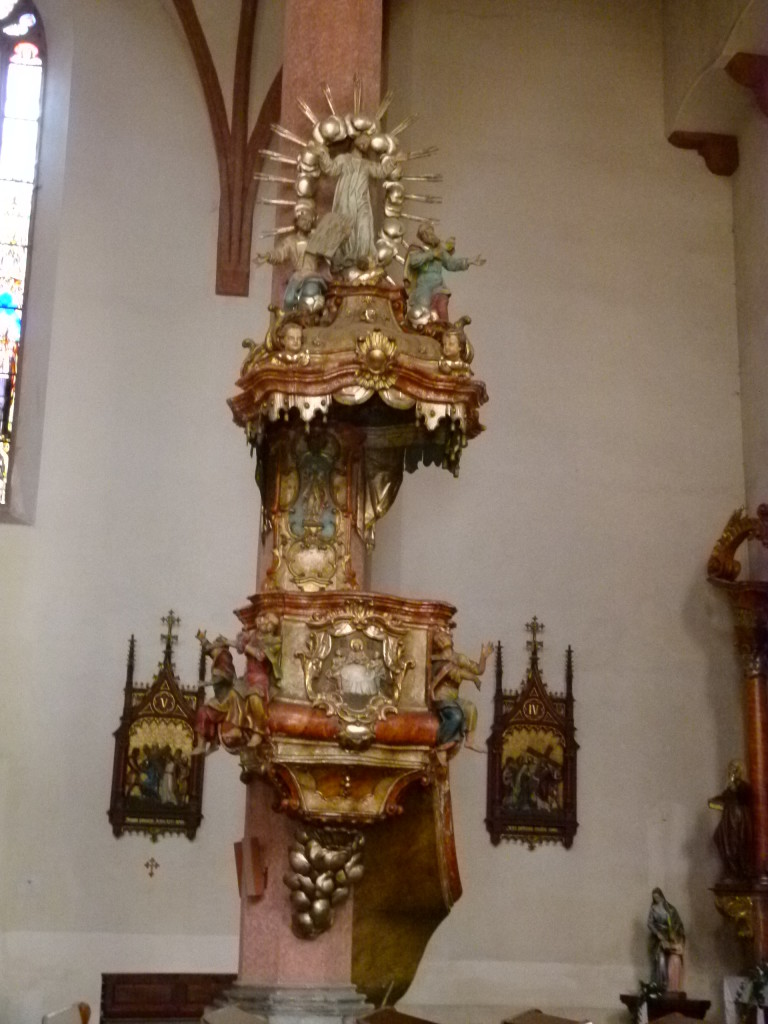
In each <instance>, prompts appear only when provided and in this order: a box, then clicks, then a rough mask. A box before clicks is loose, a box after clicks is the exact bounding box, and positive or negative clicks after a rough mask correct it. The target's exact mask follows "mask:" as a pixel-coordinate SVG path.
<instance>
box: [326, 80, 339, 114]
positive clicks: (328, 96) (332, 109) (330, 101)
mask: <svg viewBox="0 0 768 1024" xmlns="http://www.w3.org/2000/svg"><path fill="white" fill-rule="evenodd" d="M323 96H325V102H326V103H327V104H328V109H329V110H330V112H331V113H332V114H333V116H334V117H338V115H337V113H336V107H334V105H333V95H332V93H331V87H330V85H328V83H327V82H323Z"/></svg>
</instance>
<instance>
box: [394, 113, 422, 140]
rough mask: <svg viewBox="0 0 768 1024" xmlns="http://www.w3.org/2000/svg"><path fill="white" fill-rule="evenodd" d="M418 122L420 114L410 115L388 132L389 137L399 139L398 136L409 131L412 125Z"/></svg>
mask: <svg viewBox="0 0 768 1024" xmlns="http://www.w3.org/2000/svg"><path fill="white" fill-rule="evenodd" d="M417 120H418V114H409V115H408V116H407V117H404V118H403V120H402V121H401V122H400V123H399V124H396V125H395V127H394V128H391V129H390V130H389V131H388V132H387V135H392V136H394V138H397V136H398V135H402V134H403V132H405V131H408V129H409V128H410V127H411V125H412V124H413V123H414V122H415V121H417Z"/></svg>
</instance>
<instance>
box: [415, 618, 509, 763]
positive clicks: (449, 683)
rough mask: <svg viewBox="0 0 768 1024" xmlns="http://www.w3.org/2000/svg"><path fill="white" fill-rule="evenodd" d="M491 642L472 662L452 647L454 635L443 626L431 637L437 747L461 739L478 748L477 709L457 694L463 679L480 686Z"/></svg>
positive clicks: (430, 693)
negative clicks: (475, 737) (476, 735)
mask: <svg viewBox="0 0 768 1024" xmlns="http://www.w3.org/2000/svg"><path fill="white" fill-rule="evenodd" d="M492 652H493V644H491V643H488V644H483V646H482V647H481V648H480V658H479V659H478V660H477V661H472V659H471V658H468V657H467V656H466V655H465V654H459V653H458V652H457V651H454V649H453V638H452V637H451V634H450V633H449V632H448V630H446V629H440V630H438V631H437V632H436V633H435V635H434V637H433V639H432V656H431V665H432V684H431V686H430V689H429V695H430V698H431V700H432V706H433V707H434V709H435V711H437V714H438V716H439V718H440V725H439V726H438V729H437V744H438V746H439V747H445V746H450V745H452V744H454V743H458V742H459V741H460V740H462V739H463V740H464V745H465V746H466V747H469V749H470V750H480V751H481V753H482V750H481V748H479V747H475V746H474V745H473V743H472V740H473V738H474V733H475V727H476V725H477V708H476V707H475V705H474V704H473V703H472V701H471V700H465V699H464V698H463V697H460V696H459V688H460V687H461V684H462V683H463V682H471V683H474V684H475V686H476V687H477V688H478V690H479V689H480V676H481V675H482V674H483V672H485V665H486V662H487V660H488V656H489V655H490V654H491V653H492Z"/></svg>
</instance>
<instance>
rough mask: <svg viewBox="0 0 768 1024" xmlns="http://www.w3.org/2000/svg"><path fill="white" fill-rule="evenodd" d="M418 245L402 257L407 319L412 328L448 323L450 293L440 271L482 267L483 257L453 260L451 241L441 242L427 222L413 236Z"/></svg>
mask: <svg viewBox="0 0 768 1024" xmlns="http://www.w3.org/2000/svg"><path fill="white" fill-rule="evenodd" d="M416 237H417V238H418V240H419V242H420V243H421V244H420V245H412V246H411V247H410V248H409V249H408V254H407V256H406V257H405V268H404V274H405V290H406V291H407V293H408V319H409V320H410V321H411V323H413V324H422V323H426V322H427V321H429V320H440V321H442V322H443V323H447V322H448V299H450V297H451V292H450V289H449V288H448V287H447V286H446V284H445V282H444V280H443V271H444V270H450V271H456V270H468V269H469V267H471V266H475V267H482V266H483V264H484V263H485V260H484V259H483V257H482V256H473V257H472V258H471V259H470V258H468V257H466V256H455V255H454V248H455V242H454V239H453V238H449V239H447V240H446V241H445V242H441V241H440V239H439V238H438V237H437V233H436V231H435V227H434V224H432V222H431V221H427V222H426V223H425V224H422V225H420V227H419V229H418V231H417V232H416Z"/></svg>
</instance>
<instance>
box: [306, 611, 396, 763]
mask: <svg viewBox="0 0 768 1024" xmlns="http://www.w3.org/2000/svg"><path fill="white" fill-rule="evenodd" d="M404 633H405V630H404V628H403V627H401V626H398V625H397V624H396V623H394V622H393V621H392V620H391V618H389V617H387V616H381V615H377V614H374V613H373V612H372V611H371V610H370V609H367V608H366V607H365V605H363V604H359V605H356V604H350V605H348V606H347V607H346V609H345V611H344V612H342V613H341V614H339V615H338V616H335V617H333V618H331V619H326V620H324V621H323V620H320V621H319V622H317V623H316V624H313V625H312V626H311V627H310V634H309V637H308V639H307V644H306V649H305V650H304V651H300V652H299V653H297V655H296V657H297V658H298V659H299V661H300V662H301V666H302V670H303V672H304V685H305V688H306V693H307V697H308V698H309V700H310V701H311V702H312V706H313V707H316V708H320V709H322V710H324V711H326V713H327V714H328V715H329V716H331V715H335V716H336V717H337V718H338V719H339V722H340V723H341V725H342V728H341V731H340V733H339V743H340V744H341V746H344V747H348V748H353V749H365V748H366V747H368V746H370V744H371V743H372V742H373V739H374V727H375V723H376V722H377V721H379V720H381V719H384V718H386V717H387V715H394V714H397V710H398V704H399V702H400V697H401V694H402V687H403V681H404V679H405V675H406V673H407V672H408V670H409V669H411V668H413V667H414V662H413V661H411V660H410V659H408V658H407V657H406V655H405V644H404V639H403V635H404Z"/></svg>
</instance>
